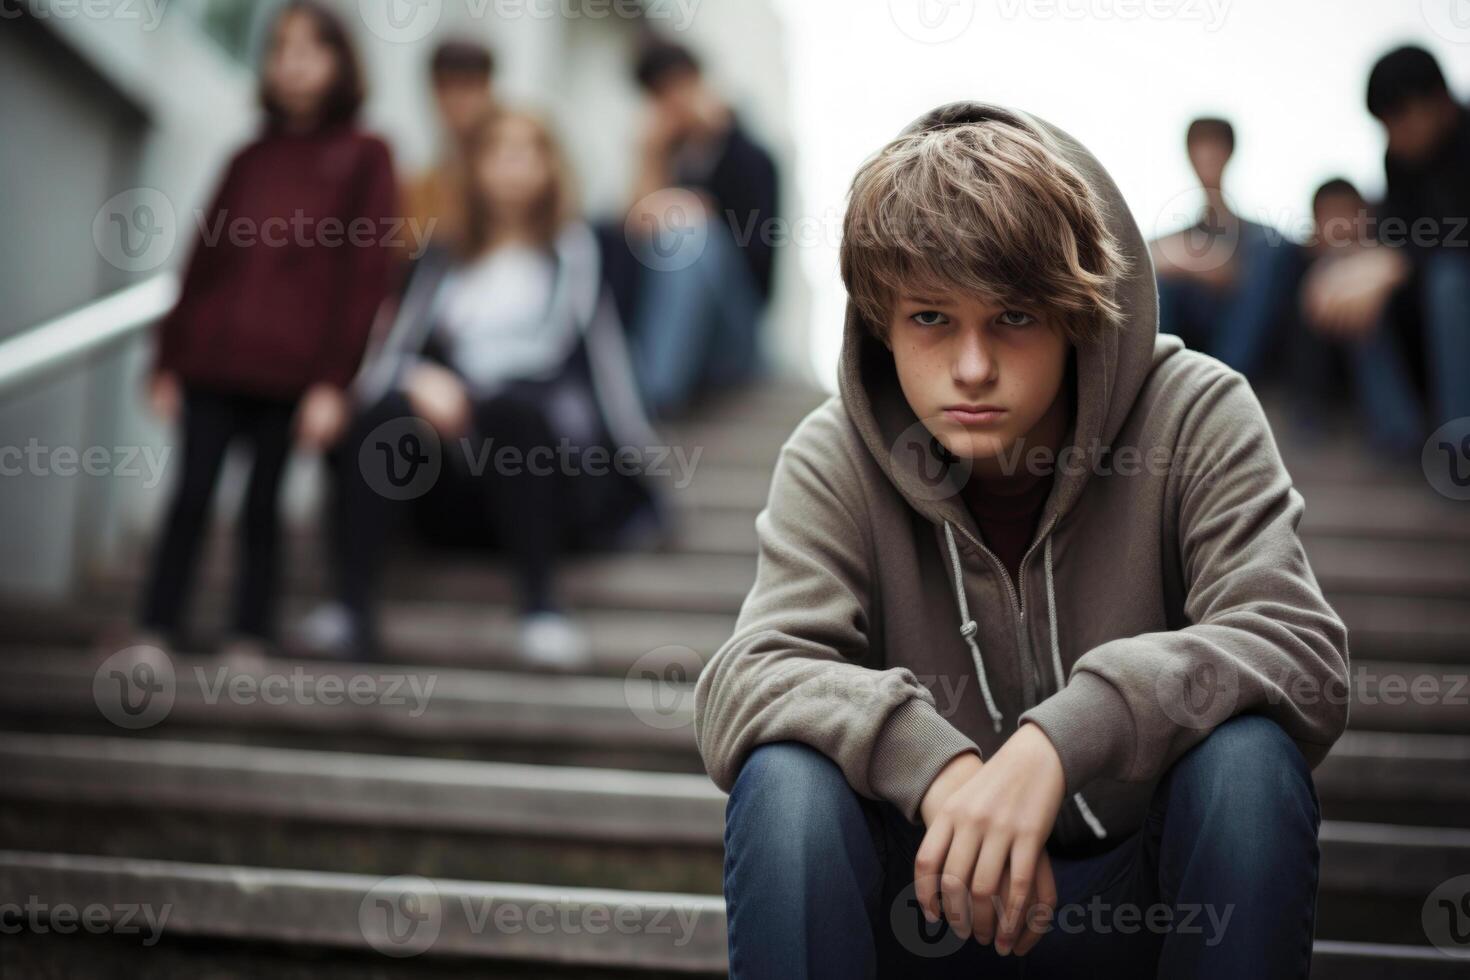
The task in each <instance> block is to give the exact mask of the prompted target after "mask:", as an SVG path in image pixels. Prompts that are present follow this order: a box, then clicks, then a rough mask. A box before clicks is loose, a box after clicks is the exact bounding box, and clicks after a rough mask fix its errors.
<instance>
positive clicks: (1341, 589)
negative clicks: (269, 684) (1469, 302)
mask: <svg viewBox="0 0 1470 980" xmlns="http://www.w3.org/2000/svg"><path fill="white" fill-rule="evenodd" d="M1308 554H1309V557H1310V559H1311V561H1312V569H1313V571H1314V573H1315V574H1316V577H1317V580H1318V582H1319V583H1320V584H1321V586H1322V589H1323V591H1324V592H1325V593H1326V595H1327V597H1328V599H1329V600H1330V601H1332V602H1333V604H1334V608H1339V607H1345V606H1347V605H1348V604H1349V603H1351V602H1353V601H1356V600H1357V599H1359V598H1367V599H1380V598H1390V597H1401V598H1406V599H1432V600H1443V601H1449V602H1456V603H1462V604H1467V605H1470V601H1467V600H1470V549H1466V548H1464V547H1462V546H1460V545H1458V544H1456V543H1454V542H1447V543H1431V542H1408V543H1405V542H1383V541H1368V540H1353V539H1345V538H1325V539H1318V540H1316V541H1313V542H1310V543H1309V548H1308ZM142 576H143V566H142V565H141V564H135V565H130V566H128V568H126V569H125V570H121V571H119V572H118V573H117V574H114V575H110V576H107V577H105V578H103V579H102V580H101V581H99V582H98V583H96V585H95V587H94V589H93V590H92V591H93V595H94V596H95V597H97V598H101V599H103V600H104V601H111V602H115V603H121V602H127V601H130V600H131V599H132V597H134V596H135V595H136V594H137V592H138V590H139V589H140V588H141V587H142V582H143V579H142ZM198 580H199V586H198V589H199V591H200V592H201V593H204V594H215V595H219V596H227V595H229V594H230V588H229V585H230V582H231V581H232V570H231V568H230V561H229V555H228V554H226V553H223V552H222V551H219V550H218V549H217V550H216V552H215V553H214V554H212V555H211V556H209V557H208V558H207V559H206V561H205V562H204V567H203V568H202V569H201V571H200V573H199V576H198ZM559 581H560V588H561V592H562V594H563V595H564V596H565V599H566V601H567V603H568V604H569V605H571V606H572V607H574V608H615V609H645V610H658V611H663V610H672V611H678V612H703V613H724V614H726V615H735V614H736V613H738V612H739V610H740V606H741V604H742V603H743V602H744V600H745V597H746V594H747V593H748V592H749V591H750V587H751V586H752V585H753V584H754V582H755V563H754V562H753V561H752V560H751V559H750V557H749V556H746V555H714V554H700V555H692V554H677V553H642V554H608V555H596V556H588V557H583V558H579V559H578V560H576V561H573V562H569V563H568V564H567V565H566V566H565V567H564V568H563V569H562V572H561V576H560V580H559ZM283 587H284V588H285V590H286V591H287V592H289V593H292V594H296V595H302V596H325V595H327V594H328V591H329V588H330V583H328V582H327V581H326V575H325V568H324V565H323V564H322V563H306V564H295V563H293V564H292V565H290V566H289V568H288V570H287V573H286V576H285V581H284V582H283ZM384 594H385V595H386V596H391V597H394V598H400V599H421V600H427V599H432V600H436V601H461V602H480V603H484V602H494V603H510V602H513V601H514V599H515V588H514V582H513V580H512V576H510V575H509V574H507V572H506V569H505V567H504V564H503V562H502V561H501V560H500V559H499V558H498V557H495V556H479V555H465V554H440V555H434V556H432V559H428V560H423V559H421V560H413V559H408V560H405V561H400V562H395V563H393V565H392V566H391V567H390V568H389V569H387V571H386V575H385V580H384Z"/></svg>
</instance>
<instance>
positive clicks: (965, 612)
mask: <svg viewBox="0 0 1470 980" xmlns="http://www.w3.org/2000/svg"><path fill="white" fill-rule="evenodd" d="M944 540H945V542H946V543H947V544H948V545H949V561H950V564H951V565H952V566H953V567H954V594H955V600H956V601H957V602H958V603H959V606H960V636H963V637H964V638H965V642H966V643H968V644H969V645H970V656H971V657H973V658H974V660H975V673H976V674H978V675H979V677H980V693H981V694H983V695H985V708H986V710H987V711H989V712H990V720H991V722H992V723H994V725H995V730H996V732H997V734H998V733H999V732H1000V730H1001V723H1002V722H1003V721H1004V719H1003V718H1002V717H1001V713H1000V709H999V708H997V707H996V706H995V698H993V697H991V696H990V682H989V681H987V680H986V679H985V661H984V660H983V659H981V657H980V644H978V643H976V642H975V634H976V633H978V632H980V627H979V626H978V625H976V623H975V621H974V620H973V619H971V618H970V604H969V603H968V602H966V601H965V579H964V575H963V573H962V572H961V570H960V551H959V549H958V548H956V547H955V543H954V529H953V528H952V527H950V524H949V521H945V522H944Z"/></svg>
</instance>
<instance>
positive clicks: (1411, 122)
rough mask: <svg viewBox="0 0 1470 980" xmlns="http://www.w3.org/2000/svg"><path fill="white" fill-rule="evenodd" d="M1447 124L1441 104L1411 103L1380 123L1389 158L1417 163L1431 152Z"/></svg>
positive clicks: (1426, 100)
mask: <svg viewBox="0 0 1470 980" xmlns="http://www.w3.org/2000/svg"><path fill="white" fill-rule="evenodd" d="M1449 124H1450V123H1449V121H1448V119H1447V114H1446V113H1445V111H1444V107H1443V104H1442V100H1440V99H1435V98H1417V99H1410V100H1409V101H1408V102H1406V103H1405V104H1404V105H1403V106H1401V107H1400V108H1399V109H1398V110H1397V111H1396V112H1393V113H1392V114H1390V115H1388V116H1385V117H1384V119H1383V128H1384V131H1385V132H1386V134H1387V136H1388V153H1389V156H1392V157H1394V158H1395V159H1398V160H1403V161H1405V162H1407V163H1417V162H1418V161H1419V160H1422V159H1424V158H1425V157H1427V156H1429V154H1430V153H1431V152H1433V151H1434V148H1435V147H1436V146H1437V145H1438V144H1439V141H1440V138H1441V137H1442V136H1443V135H1444V133H1445V131H1446V128H1447V126H1448V125H1449Z"/></svg>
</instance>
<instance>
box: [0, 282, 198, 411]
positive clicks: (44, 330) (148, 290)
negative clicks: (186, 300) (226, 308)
mask: <svg viewBox="0 0 1470 980" xmlns="http://www.w3.org/2000/svg"><path fill="white" fill-rule="evenodd" d="M178 295H179V280H178V276H176V275H174V274H173V273H165V274H163V275H159V276H154V277H153V278H152V279H147V280H144V281H143V282H140V283H138V284H136V285H133V286H129V287H127V288H126V289H121V290H118V291H117V292H115V293H113V294H112V295H110V296H104V297H103V298H102V299H99V300H95V301H94V302H91V303H87V304H86V305H84V306H81V307H78V308H77V309H75V310H72V311H71V312H70V313H63V314H62V315H61V316H59V317H56V318H55V319H53V320H48V321H47V322H45V323H42V324H39V325H38V326H35V327H32V328H31V329H29V330H27V331H25V332H24V333H21V334H19V335H17V336H15V337H11V338H10V339H9V340H5V341H0V399H3V398H7V397H9V396H11V395H13V394H15V393H16V392H17V391H19V390H21V389H23V388H27V387H29V386H30V385H32V384H34V383H36V382H38V381H40V380H42V379H43V378H46V377H49V376H51V375H53V374H56V373H58V372H60V371H64V370H66V369H67V368H69V367H72V366H73V365H75V364H77V363H79V362H81V361H84V360H86V359H87V358H88V357H90V356H91V355H93V354H96V353H97V352H99V351H101V350H103V349H105V348H108V347H111V346H112V345H113V344H116V343H119V342H121V341H123V340H127V339H128V338H129V337H132V336H134V335H135V334H137V333H139V332H140V331H142V330H145V329H147V328H148V327H149V326H151V325H152V324H153V323H155V322H156V321H157V320H158V319H159V318H160V317H162V316H163V315H164V314H165V313H167V312H168V311H169V310H170V309H172V308H173V305H174V302H175V301H176V300H177V299H178Z"/></svg>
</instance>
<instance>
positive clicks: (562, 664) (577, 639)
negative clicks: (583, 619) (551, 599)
mask: <svg viewBox="0 0 1470 980" xmlns="http://www.w3.org/2000/svg"><path fill="white" fill-rule="evenodd" d="M520 655H521V659H522V660H524V661H525V662H526V663H528V664H534V665H535V666H537V667H545V668H549V669H552V670H578V669H583V668H586V667H589V666H591V665H592V648H591V644H590V643H588V642H587V635H586V634H585V633H584V632H583V631H582V628H581V627H580V626H578V625H577V624H576V623H574V622H572V620H571V619H570V618H568V617H567V616H565V615H563V614H562V613H558V612H538V613H531V614H529V615H527V616H526V617H524V618H523V619H522V620H521V644H520Z"/></svg>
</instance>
